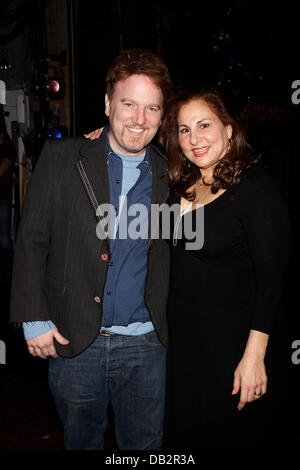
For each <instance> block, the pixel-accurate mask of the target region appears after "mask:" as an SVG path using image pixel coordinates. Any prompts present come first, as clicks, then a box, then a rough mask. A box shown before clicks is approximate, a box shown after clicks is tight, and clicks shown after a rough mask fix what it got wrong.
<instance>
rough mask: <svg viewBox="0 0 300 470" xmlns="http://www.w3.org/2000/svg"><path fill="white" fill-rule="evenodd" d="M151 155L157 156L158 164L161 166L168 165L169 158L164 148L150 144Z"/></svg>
mask: <svg viewBox="0 0 300 470" xmlns="http://www.w3.org/2000/svg"><path fill="white" fill-rule="evenodd" d="M149 147H150V155H151V158H155V159H156V161H157V163H158V165H159V166H161V167H162V168H163V169H165V168H167V167H168V159H167V156H166V155H165V153H164V152H163V150H162V149H160V148H159V147H158V146H157V145H154V144H150V146H149Z"/></svg>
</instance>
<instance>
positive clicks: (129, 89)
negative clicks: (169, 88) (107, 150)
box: [105, 75, 163, 156]
mask: <svg viewBox="0 0 300 470" xmlns="http://www.w3.org/2000/svg"><path fill="white" fill-rule="evenodd" d="M162 106H163V94H162V91H161V89H160V88H158V87H157V86H156V85H155V84H154V82H152V80H151V79H150V78H148V77H147V76H146V75H131V76H130V77H128V78H126V79H125V80H122V81H119V82H117V83H116V84H115V86H114V90H113V94H112V97H111V99H109V97H108V95H107V94H106V95H105V114H106V115H107V116H109V124H110V129H109V133H108V136H109V143H110V145H111V148H112V149H113V150H114V151H115V152H116V153H119V154H121V155H132V156H136V155H143V154H145V147H146V146H147V145H148V144H149V142H151V140H152V139H153V137H154V136H155V134H156V132H157V130H158V128H159V126H160V124H161V119H162V112H163V109H162Z"/></svg>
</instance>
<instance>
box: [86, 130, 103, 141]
mask: <svg viewBox="0 0 300 470" xmlns="http://www.w3.org/2000/svg"><path fill="white" fill-rule="evenodd" d="M103 129H104V127H100V129H96V130H94V131H92V132H90V133H89V134H83V135H84V137H85V138H86V139H90V140H95V139H99V137H100V135H101V134H102V131H103Z"/></svg>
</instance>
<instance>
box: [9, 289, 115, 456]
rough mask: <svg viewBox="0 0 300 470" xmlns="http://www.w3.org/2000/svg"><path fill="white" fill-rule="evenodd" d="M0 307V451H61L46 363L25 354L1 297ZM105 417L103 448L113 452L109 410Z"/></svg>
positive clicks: (58, 428)
mask: <svg viewBox="0 0 300 470" xmlns="http://www.w3.org/2000/svg"><path fill="white" fill-rule="evenodd" d="M0 305H1V322H0V333H1V334H0V340H1V341H2V343H1V345H2V346H3V345H4V344H5V350H6V357H5V358H4V357H3V352H2V354H1V356H0V362H1V364H0V451H5V450H62V449H63V439H62V429H61V426H60V422H59V420H58V417H57V415H56V411H55V408H54V404H53V402H52V397H51V394H50V392H49V390H48V384H47V382H48V379H47V375H48V364H47V361H44V360H42V359H38V358H34V357H32V356H30V355H29V353H28V352H27V348H26V346H25V341H24V337H23V332H22V329H20V328H19V329H15V328H13V329H12V328H8V326H7V303H6V302H5V301H3V295H2V302H1V304H0ZM2 351H3V348H2ZM4 362H5V363H4ZM108 418H109V419H108V427H107V431H106V434H105V449H106V450H113V449H116V444H115V437H114V429H113V419H112V415H111V411H110V410H108Z"/></svg>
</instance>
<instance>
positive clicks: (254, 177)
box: [236, 163, 276, 191]
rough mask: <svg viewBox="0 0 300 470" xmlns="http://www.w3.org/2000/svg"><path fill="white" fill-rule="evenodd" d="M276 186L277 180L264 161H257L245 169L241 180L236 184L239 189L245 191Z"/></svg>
mask: <svg viewBox="0 0 300 470" xmlns="http://www.w3.org/2000/svg"><path fill="white" fill-rule="evenodd" d="M275 186H276V185H275V181H274V180H273V177H272V175H271V173H270V171H269V169H268V168H267V166H266V165H264V164H263V163H255V164H254V165H252V166H250V167H249V168H247V169H246V170H244V171H243V173H242V175H241V179H240V182H239V183H238V184H237V185H236V187H237V189H240V190H243V191H244V190H246V191H247V190H249V191H253V190H258V189H263V188H266V189H267V188H271V187H272V188H274V187H275Z"/></svg>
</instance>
